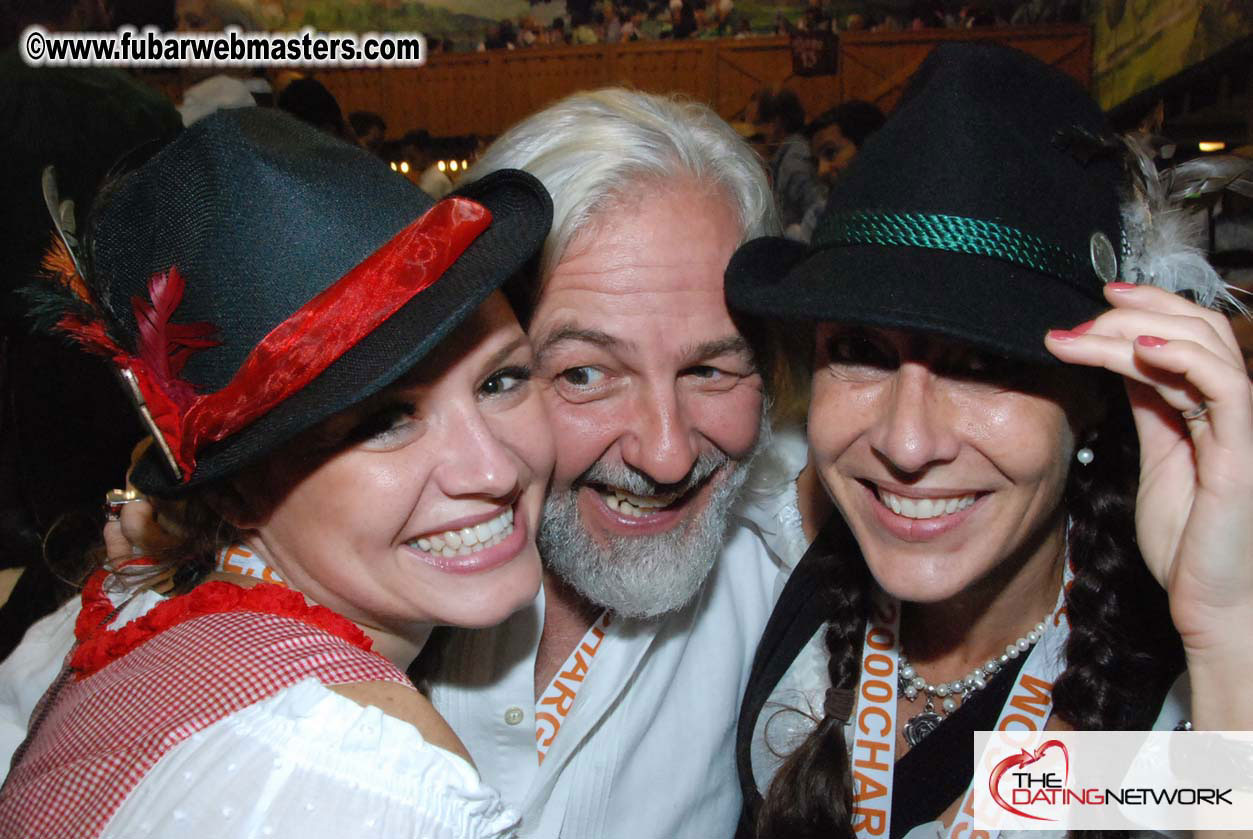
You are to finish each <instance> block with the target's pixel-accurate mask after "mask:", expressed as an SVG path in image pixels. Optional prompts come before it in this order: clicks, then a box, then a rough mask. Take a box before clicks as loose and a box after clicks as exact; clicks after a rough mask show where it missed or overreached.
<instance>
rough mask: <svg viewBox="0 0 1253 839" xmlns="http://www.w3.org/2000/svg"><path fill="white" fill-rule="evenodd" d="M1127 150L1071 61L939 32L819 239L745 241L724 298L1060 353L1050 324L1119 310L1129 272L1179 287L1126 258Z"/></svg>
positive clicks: (759, 309)
mask: <svg viewBox="0 0 1253 839" xmlns="http://www.w3.org/2000/svg"><path fill="white" fill-rule="evenodd" d="M1126 161H1127V148H1126V146H1125V145H1124V144H1123V142H1122V141H1121V140H1120V139H1119V138H1117V137H1114V136H1113V135H1112V134H1110V132H1109V129H1108V126H1107V124H1106V121H1105V118H1104V116H1103V114H1102V113H1101V111H1100V109H1099V108H1098V107H1097V105H1096V103H1095V102H1093V101H1092V99H1091V97H1089V96H1088V95H1087V93H1086V92H1084V91H1083V89H1082V88H1080V87H1079V85H1078V84H1077V83H1076V82H1075V81H1074V80H1073V79H1071V78H1070V77H1068V76H1066V75H1065V74H1063V73H1062V72H1061V71H1059V70H1057V69H1056V68H1053V67H1049V66H1048V65H1046V64H1043V63H1042V62H1040V61H1038V60H1037V59H1035V58H1033V57H1031V56H1029V55H1027V54H1026V53H1023V52H1021V51H1019V50H1015V49H1011V48H1008V47H1002V46H995V45H987V44H970V43H966V44H945V45H941V46H940V47H937V48H936V49H935V50H934V51H933V52H932V53H931V55H930V56H928V58H927V59H926V60H925V61H924V62H923V64H922V66H921V67H920V68H919V70H918V72H917V73H916V74H915V75H914V77H913V78H912V79H911V80H910V82H909V83H908V85H907V87H906V90H905V92H904V93H903V95H902V97H901V100H900V103H899V104H898V106H897V108H896V110H895V111H893V113H892V114H891V116H890V117H889V118H888V120H887V122H886V124H885V125H884V126H883V128H881V129H880V130H879V131H878V132H876V133H875V134H874V135H872V136H871V137H870V138H869V139H868V140H867V141H866V144H865V145H864V146H863V147H862V149H861V150H860V151H859V152H858V155H857V157H856V158H855V159H854V160H853V162H852V163H851V164H850V165H849V167H848V169H847V170H846V171H845V173H844V174H843V175H842V176H841V178H840V179H839V181H838V182H837V183H836V184H835V186H834V187H833V189H832V194H831V198H830V201H829V203H828V205H827V207H826V210H825V212H824V214H823V217H822V219H821V220H820V221H819V224H818V227H817V229H816V230H815V232H814V237H813V244H812V246H806V245H802V244H800V243H797V242H793V241H790V240H787V239H781V238H777V237H776V238H764V239H758V240H755V241H752V242H749V243H747V244H745V245H744V246H743V247H741V248H740V249H739V251H737V252H736V254H735V256H734V257H733V258H732V260H731V263H730V265H729V266H728V269H727V275H726V287H727V298H728V301H729V303H730V305H731V307H732V308H733V309H736V310H740V311H746V312H751V313H755V314H759V315H766V316H773V317H778V318H784V319H790V320H839V321H845V322H851V323H861V324H866V325H873V326H879V327H885V328H902V329H918V330H923V331H928V332H934V333H938V334H942V335H945V336H948V337H951V338H954V339H957V340H960V341H963V342H966V343H969V344H972V345H974V346H977V347H980V348H982V349H985V350H990V351H992V352H995V353H999V354H1002V355H1005V356H1009V357H1012V358H1017V359H1019V360H1023V361H1028V362H1038V363H1043V364H1056V363H1060V362H1057V360H1056V359H1055V358H1054V357H1053V356H1052V355H1051V354H1049V353H1048V352H1047V350H1045V348H1044V340H1043V339H1044V334H1045V332H1046V331H1047V330H1049V329H1052V328H1068V327H1072V326H1075V325H1077V324H1079V323H1081V322H1083V321H1086V320H1089V319H1091V318H1093V317H1096V315H1098V314H1099V313H1100V312H1102V311H1104V310H1105V309H1106V308H1108V306H1107V304H1106V303H1105V301H1104V298H1103V296H1102V287H1103V285H1104V284H1105V283H1107V282H1111V281H1113V280H1116V279H1119V278H1120V269H1122V274H1121V277H1122V278H1123V279H1127V280H1128V281H1131V282H1142V281H1152V282H1159V283H1160V284H1163V285H1167V286H1168V287H1169V286H1170V284H1169V283H1168V282H1164V281H1163V279H1164V278H1161V277H1144V276H1137V275H1136V274H1137V273H1138V272H1136V271H1134V270H1130V269H1131V268H1134V266H1135V265H1136V264H1137V263H1136V262H1135V261H1134V260H1128V259H1124V258H1121V257H1124V256H1137V257H1139V256H1142V254H1140V253H1139V251H1140V250H1141V248H1140V241H1141V240H1142V239H1143V238H1144V237H1143V236H1136V235H1131V236H1128V235H1126V234H1125V233H1124V229H1123V228H1124V210H1125V208H1124V206H1123V202H1124V199H1126V198H1127V197H1128V193H1130V192H1131V190H1130V189H1128V187H1129V184H1130V179H1129V177H1128V172H1127V168H1126V166H1127V164H1126ZM1146 177H1150V178H1152V179H1153V181H1154V182H1155V181H1156V173H1152V174H1151V175H1146ZM1132 203H1135V202H1132ZM1131 232H1132V234H1135V233H1143V232H1144V231H1143V230H1137V231H1131ZM1202 262H1203V260H1202ZM1139 264H1144V260H1143V259H1141V260H1140V263H1139ZM1206 270H1207V271H1208V274H1207V276H1206V277H1205V281H1206V282H1209V283H1211V285H1213V286H1216V287H1217V288H1219V289H1221V288H1222V283H1221V281H1219V280H1218V278H1217V275H1215V274H1214V273H1213V271H1212V269H1208V267H1207V269H1206ZM1210 292H1211V293H1210V297H1211V298H1212V297H1213V296H1214V293H1213V289H1211V290H1210ZM1218 294H1219V296H1221V294H1222V292H1221V291H1219V292H1218ZM1204 302H1208V300H1207V301H1204Z"/></svg>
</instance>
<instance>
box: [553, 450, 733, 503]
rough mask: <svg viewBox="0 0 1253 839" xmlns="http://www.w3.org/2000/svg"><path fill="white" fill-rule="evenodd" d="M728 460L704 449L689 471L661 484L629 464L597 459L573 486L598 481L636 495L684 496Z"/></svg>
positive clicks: (576, 486)
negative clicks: (676, 478)
mask: <svg viewBox="0 0 1253 839" xmlns="http://www.w3.org/2000/svg"><path fill="white" fill-rule="evenodd" d="M730 462H731V458H729V457H727V456H726V455H725V454H723V453H722V452H704V453H702V454H701V455H700V456H699V457H697V458H696V462H695V463H693V464H692V468H691V469H689V470H688V473H687V475H685V476H684V477H683V480H681V481H677V482H675V483H671V484H663V483H658V482H657V481H654V480H653V479H652V478H650V477H648V476H647V475H645V474H644V473H643V472H640V471H639V470H638V469H635V468H633V467H631V466H626V465H625V464H609V463H605V462H603V461H599V460H598V461H596V462H595V463H593V464H592V465H591V467H590V468H589V469H588V470H587V471H586V472H584V473H583V474H582V475H580V476H579V477H578V478H577V479H576V480H575V481H574V488H575V489H577V488H578V487H580V486H583V485H585V484H601V485H603V486H611V487H614V488H616V489H621V490H625V491H627V492H629V493H631V494H632V495H639V496H650V495H667V494H671V493H673V494H676V495H684V494H686V493H687V492H690V491H691V490H693V489H695V488H696V487H698V486H700V485H701V484H703V483H704V482H705V481H707V480H708V479H709V477H710V476H711V475H713V474H714V473H715V472H717V471H718V470H719V469H721V468H722V467H724V466H726V465H727V464H728V463H730Z"/></svg>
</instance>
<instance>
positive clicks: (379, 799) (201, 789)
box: [101, 679, 518, 839]
mask: <svg viewBox="0 0 1253 839" xmlns="http://www.w3.org/2000/svg"><path fill="white" fill-rule="evenodd" d="M517 824H518V817H517V814H516V813H515V812H514V811H512V810H509V809H508V808H507V807H505V805H504V803H503V802H502V801H501V799H500V796H499V795H497V794H496V791H495V790H493V789H491V788H490V787H488V786H486V785H485V784H483V783H482V782H481V781H480V780H479V776H478V773H476V772H475V771H474V768H473V767H472V766H470V764H468V763H467V762H466V761H465V760H463V759H462V758H461V757H459V756H457V755H455V754H453V753H451V752H449V751H446V750H444V749H441V748H439V747H437V746H434V745H432V744H431V743H428V742H427V741H426V740H425V739H423V737H422V735H421V734H420V733H418V730H417V729H416V728H414V727H413V726H412V725H410V724H408V723H406V722H404V721H402V720H399V719H396V718H395V717H389V716H387V715H386V714H384V713H383V712H382V711H381V710H379V709H378V708H375V707H367V706H362V705H358V704H357V703H355V702H353V701H352V700H351V699H347V698H345V697H343V696H340V695H339V694H337V693H335V692H333V691H331V690H329V689H328V688H326V687H325V686H323V685H322V684H321V683H320V682H318V681H317V680H316V679H306V680H305V681H302V682H300V683H298V684H296V685H293V686H292V687H289V688H286V689H285V690H282V691H280V692H279V693H277V694H275V695H274V696H272V697H271V698H269V699H266V700H264V701H262V702H258V703H256V704H255V705H250V706H249V707H247V708H245V709H244V710H242V711H240V712H238V713H236V714H233V715H231V716H229V717H226V718H225V719H222V720H220V721H218V722H217V723H214V724H213V725H211V726H209V727H208V728H205V729H204V730H202V731H201V732H199V733H197V734H194V735H192V736H191V737H190V738H188V739H186V740H184V741H183V742H181V743H179V744H178V745H177V746H175V747H173V748H172V749H170V750H169V751H168V752H167V753H166V754H165V755H164V756H163V757H162V758H161V760H160V761H159V762H158V763H157V765H156V766H154V767H153V769H152V771H151V772H149V773H148V774H147V775H146V776H145V777H144V779H143V780H142V781H140V783H139V785H138V786H137V787H136V788H135V790H134V791H133V792H132V793H131V794H130V795H129V796H128V797H127V798H126V800H125V801H124V802H123V804H122V806H121V808H119V809H118V811H117V813H115V814H114V816H113V818H112V819H110V820H109V823H108V825H107V826H106V828H105V830H104V832H103V833H102V834H101V836H102V839H123V837H125V839H132V837H170V839H187V837H195V836H213V837H215V839H235V837H238V838H239V839H244V837H264V836H285V837H299V839H342V838H343V837H363V838H364V837H375V836H377V837H388V839H399V838H400V837H414V839H488V838H489V837H500V839H505V838H506V837H512V836H515V835H516V833H515V828H516V827H517Z"/></svg>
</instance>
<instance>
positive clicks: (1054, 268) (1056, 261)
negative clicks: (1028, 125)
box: [814, 212, 1093, 294]
mask: <svg viewBox="0 0 1253 839" xmlns="http://www.w3.org/2000/svg"><path fill="white" fill-rule="evenodd" d="M814 245H815V247H818V248H830V247H840V246H843V245H890V246H895V247H909V248H930V249H933V250H942V251H952V252H954V253H969V254H976V255H979V256H988V257H992V258H993V259H1003V260H1005V261H1006V262H1012V263H1014V264H1015V265H1021V266H1023V267H1024V268H1030V269H1031V270H1033V271H1038V272H1040V273H1042V274H1048V275H1049V276H1051V277H1055V278H1057V279H1059V280H1062V281H1063V282H1066V283H1068V284H1070V285H1073V286H1075V287H1076V288H1078V289H1079V290H1080V291H1084V292H1087V293H1089V294H1090V293H1091V287H1092V285H1093V283H1092V281H1091V280H1089V279H1088V278H1087V274H1086V273H1085V272H1084V271H1083V266H1084V263H1083V262H1082V261H1081V260H1079V259H1078V258H1077V257H1075V255H1074V254H1072V253H1070V252H1069V251H1067V250H1066V249H1065V248H1063V247H1061V246H1060V245H1056V244H1053V243H1052V242H1048V241H1046V240H1044V239H1041V238H1040V237H1039V236H1035V235H1032V234H1030V233H1024V232H1023V231H1021V230H1018V229H1017V228H1013V227H1009V226H1007V225H1004V224H999V223H997V222H994V221H986V220H984V219H974V218H966V217H964V216H948V215H935V214H930V213H876V212H854V213H831V214H829V215H827V216H826V218H824V219H823V220H822V223H821V224H820V225H819V226H818V229H817V231H816V232H815V233H814Z"/></svg>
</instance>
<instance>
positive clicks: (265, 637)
mask: <svg viewBox="0 0 1253 839" xmlns="http://www.w3.org/2000/svg"><path fill="white" fill-rule="evenodd" d="M92 582H93V583H94V584H96V590H97V591H99V588H100V580H99V579H93V581H92ZM91 588H92V584H89V586H88V590H85V591H84V603H85V607H84V612H83V615H84V617H83V618H80V621H79V628H80V632H79V633H78V635H79V641H80V643H79V646H78V647H76V648H75V652H74V653H73V654H72V656H71V660H70V662H71V665H70V666H71V673H72V675H70V676H69V677H68V678H63V679H62V680H61V681H60V682H59V683H58V684H59V688H58V687H54V689H53V690H51V691H50V692H49V694H48V695H47V696H45V697H44V700H43V702H42V703H41V705H40V707H39V708H37V709H36V711H35V715H34V719H35V720H36V721H37V722H36V723H35V725H34V726H33V727H32V731H31V735H30V739H29V741H28V743H27V744H26V745H25V748H24V751H20V752H19V755H20V761H19V763H18V764H17V765H16V766H15V767H13V769H12V771H11V772H10V773H9V777H8V779H7V780H6V782H5V786H4V789H3V793H2V794H0V837H3V839H9V838H10V837H14V838H15V839H16V837H39V839H56V837H67V839H70V838H71V837H72V839H90V837H96V836H98V835H99V834H100V833H101V831H103V830H104V828H105V826H106V825H107V824H108V821H109V819H110V818H111V817H112V816H113V814H114V813H115V812H116V811H117V809H118V808H119V807H120V806H121V804H122V802H123V801H124V800H125V799H126V797H127V796H128V795H129V794H130V793H131V792H132V791H133V790H134V789H135V787H136V786H137V785H138V784H139V782H140V781H141V780H142V779H143V778H144V776H145V775H146V774H147V773H148V772H149V771H150V770H151V769H152V767H153V766H155V765H156V763H157V761H159V760H160V759H161V757H162V756H163V755H164V754H165V753H166V752H168V751H169V750H170V749H171V748H173V747H174V746H175V745H177V744H178V743H180V742H182V741H183V740H186V739H187V738H189V737H191V736H192V735H194V734H195V733H196V732H198V731H201V730H203V729H205V728H207V727H208V726H210V725H212V724H213V723H215V722H218V721H219V720H222V719H224V718H226V717H228V716H230V715H231V714H233V713H235V712H237V711H240V710H242V709H244V708H246V707H248V706H250V705H253V704H255V703H257V702H260V701H262V700H264V699H268V698H269V697H271V696H274V695H275V694H277V693H278V692H279V691H281V690H283V689H284V688H288V687H291V686H292V685H295V684H296V683H297V682H300V681H302V680H304V679H308V678H315V679H317V680H318V681H320V682H322V684H324V685H337V684H346V683H349V682H362V681H386V682H398V683H402V684H406V685H408V684H409V682H408V680H407V679H406V678H405V675H404V673H402V672H401V671H400V670H399V669H398V668H397V667H396V666H395V665H393V664H392V663H391V662H389V661H388V660H387V659H385V658H383V657H382V656H380V655H378V654H377V653H373V652H370V651H369V640H368V639H367V638H365V636H364V635H363V634H362V633H361V632H360V630H358V629H357V628H356V627H355V626H354V625H353V624H351V623H349V622H348V621H347V620H345V619H344V618H341V617H339V616H338V615H335V614H334V613H333V612H330V611H329V610H327V609H324V608H322V607H319V606H308V605H307V604H305V603H304V599H303V597H301V596H300V595H299V594H298V593H296V592H294V591H290V590H288V589H282V588H279V587H278V586H266V585H260V586H256V587H255V588H251V589H243V588H240V587H238V586H234V585H232V584H230V583H224V582H222V583H219V582H215V583H205V584H202V585H201V586H199V587H198V588H197V589H194V590H193V591H192V592H189V593H188V594H186V595H182V596H180V597H174V598H170V599H169V600H166V601H163V602H162V603H160V604H158V605H157V606H156V607H155V608H153V609H152V610H150V611H149V612H148V613H147V614H146V615H144V616H142V617H140V618H137V619H136V620H134V621H131V622H130V623H129V624H127V625H126V626H125V627H123V628H122V629H120V630H107V629H103V628H101V630H100V631H97V632H95V633H84V632H83V631H81V630H82V629H83V627H84V625H85V624H88V623H91V620H92V617H93V616H98V614H99V608H98V606H99V604H97V609H96V611H95V612H94V613H92V610H91V609H90V608H88V607H87V605H86V603H87V596H88V592H89V590H91ZM110 608H111V606H110ZM106 614H107V613H106ZM95 623H96V625H97V626H98V625H99V624H100V623H101V621H100V620H99V618H98V617H96V621H95ZM354 633H355V634H354ZM85 635H86V637H84V636H85ZM204 794H205V795H212V794H213V792H212V790H211V789H209V788H206V789H205V791H204Z"/></svg>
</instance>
